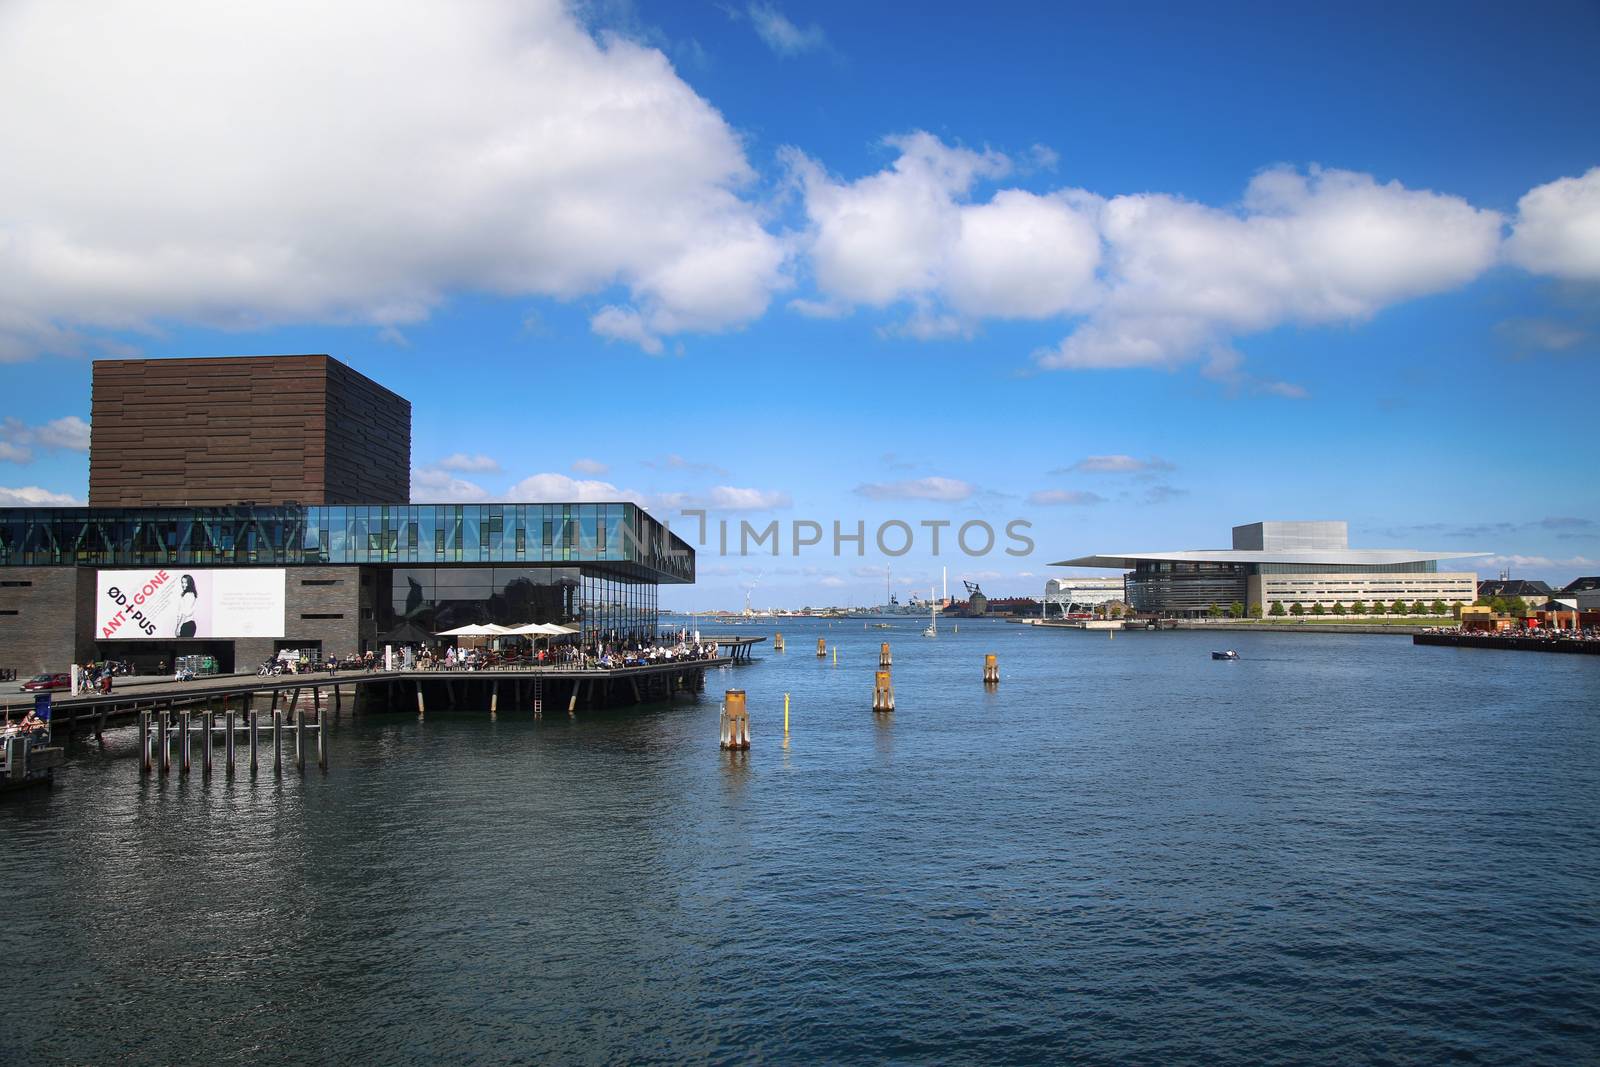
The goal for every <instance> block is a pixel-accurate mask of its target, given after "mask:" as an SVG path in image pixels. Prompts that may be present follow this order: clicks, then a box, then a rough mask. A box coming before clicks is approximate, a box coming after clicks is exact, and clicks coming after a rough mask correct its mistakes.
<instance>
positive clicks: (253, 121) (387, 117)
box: [0, 0, 784, 358]
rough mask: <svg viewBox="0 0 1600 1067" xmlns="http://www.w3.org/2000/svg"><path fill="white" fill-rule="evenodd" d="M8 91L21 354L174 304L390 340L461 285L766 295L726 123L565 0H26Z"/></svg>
mask: <svg viewBox="0 0 1600 1067" xmlns="http://www.w3.org/2000/svg"><path fill="white" fill-rule="evenodd" d="M202 86H203V90H201V89H199V88H198V87H202ZM0 99H5V100H12V101H17V100H27V101H28V106H27V107H10V108H4V109H0V143H4V144H12V145H21V144H26V145H28V146H29V149H28V151H27V152H26V153H23V154H17V153H12V154H11V155H10V156H9V157H8V159H7V162H6V165H5V166H4V167H0V202H3V203H5V204H7V205H8V208H7V211H6V212H5V215H4V221H0V351H3V353H4V354H5V355H6V356H9V357H11V358H22V357H25V356H29V355H33V354H37V352H39V351H41V350H49V349H57V350H74V349H82V348H84V347H86V346H87V345H91V344H93V334H94V332H95V331H97V330H141V329H150V328H152V324H154V323H156V322H164V321H179V322H187V323H196V324H201V325H206V326H214V327H223V328H244V329H247V328H253V327H258V326H270V325H274V324H280V323H288V322H336V323H338V322H355V323H371V324H373V325H375V326H377V327H380V328H392V329H396V330H398V328H400V327H402V326H405V325H406V324H409V323H415V322H418V321H420V320H422V319H425V318H427V317H428V315H429V314H430V312H431V311H432V310H433V309H434V308H435V307H437V306H438V305H439V304H440V303H441V302H442V301H443V300H444V299H445V298H446V297H447V295H448V294H450V293H452V292H457V291H462V290H468V291H482V292H488V293H493V294H502V295H524V294H525V295H543V296H551V297H556V298H560V299H572V298H575V297H578V296H582V295H585V294H592V293H598V292H601V291H603V290H606V289H608V288H611V287H613V286H619V285H620V286H622V287H623V288H624V289H625V290H626V291H627V294H628V295H627V299H628V302H629V305H630V306H629V307H627V308H623V309H620V310H622V311H624V312H631V313H633V314H634V315H635V316H637V317H638V319H639V320H640V323H641V327H642V329H643V331H644V332H643V334H642V335H641V336H643V337H649V336H654V337H659V336H661V335H662V334H669V333H675V332H681V331H686V330H716V329H722V328H726V327H729V326H733V325H737V324H739V323H742V322H745V321H748V320H749V319H752V318H754V317H756V316H759V315H760V314H761V313H762V312H763V311H764V310H765V308H766V306H767V303H768V300H769V298H770V295H771V293H772V292H773V290H774V289H775V288H777V287H778V286H779V285H781V284H782V278H781V269H782V264H783V257H784V253H783V247H782V244H781V242H780V241H779V240H778V239H777V238H776V237H774V236H773V235H771V234H769V233H768V232H767V231H766V230H765V229H763V227H762V225H761V222H760V219H759V217H758V212H757V209H756V208H755V207H754V206H753V205H752V204H751V203H749V202H748V201H747V200H745V199H743V198H742V197H741V195H740V191H741V189H742V188H743V187H744V186H745V185H746V184H747V183H749V182H750V181H751V180H752V178H753V177H754V175H753V172H752V171H751V169H750V167H749V165H748V163H747V161H746V159H745V156H744V152H743V149H742V147H741V145H740V142H739V139H738V137H737V135H736V134H735V133H734V131H733V130H731V129H730V128H729V126H728V124H727V123H726V122H725V121H724V120H723V118H722V116H721V115H720V114H719V113H718V112H717V111H716V110H715V109H714V108H713V107H712V106H711V105H710V104H708V103H707V102H706V101H705V100H703V99H702V98H700V97H699V96H698V95H696V93H695V92H694V91H693V90H692V89H691V88H690V87H689V86H688V85H687V84H685V83H684V82H683V81H682V80H681V79H680V78H679V77H678V76H677V74H676V73H675V72H674V70H673V69H672V66H671V64H670V63H669V62H668V60H667V59H666V57H665V56H664V55H662V54H661V52H659V51H658V50H655V49H652V48H647V47H643V46H641V45H638V44H636V43H632V42H630V41H628V40H624V39H621V38H619V37H614V36H608V37H605V38H602V39H601V40H598V41H597V40H596V39H595V38H594V37H591V36H590V35H589V34H588V33H587V32H586V31H585V30H584V29H583V28H582V27H581V26H580V25H579V24H578V22H577V21H576V19H575V17H574V16H573V14H572V12H571V10H570V9H569V8H568V7H567V6H566V5H563V4H560V3H558V2H556V0H534V2H527V3H524V2H520V0H480V2H476V3H462V4H449V3H437V4H431V5H408V6H406V7H405V8H404V10H403V11H402V10H398V9H396V7H395V6H394V5H392V4H389V3H385V2H383V0H349V2H346V3H340V4H337V5H333V6H331V7H330V6H329V5H326V4H319V3H313V2H311V0H285V2H283V3H275V4H271V5H229V4H214V3H209V2H206V0H172V2H168V3H163V4H160V5H149V4H141V3H135V2H131V0H127V2H120V3H119V2H112V3H106V4H98V5H95V6H94V7H93V8H92V9H90V8H85V7H79V6H75V5H71V4H57V3H50V2H48V0H18V2H15V3H10V4H6V5H3V6H0ZM308 167H309V168H310V169H308ZM602 325H604V322H602Z"/></svg>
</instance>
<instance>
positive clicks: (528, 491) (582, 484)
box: [510, 473, 639, 503]
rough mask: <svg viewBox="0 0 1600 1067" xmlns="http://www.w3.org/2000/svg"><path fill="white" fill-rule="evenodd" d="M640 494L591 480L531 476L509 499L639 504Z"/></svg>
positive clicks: (559, 475)
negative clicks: (631, 501)
mask: <svg viewBox="0 0 1600 1067" xmlns="http://www.w3.org/2000/svg"><path fill="white" fill-rule="evenodd" d="M638 496H639V494H637V493H634V492H632V491H627V492H624V491H623V490H621V489H618V488H617V487H616V486H614V485H612V484H611V483H610V482H602V481H599V480H597V479H590V478H570V477H568V476H567V475H565V474H554V473H544V474H530V475H529V476H528V477H526V478H524V479H522V481H520V482H518V483H517V484H516V485H513V486H512V487H511V490H510V499H512V500H525V501H549V502H552V503H557V502H559V503H589V502H596V501H618V500H637V499H638Z"/></svg>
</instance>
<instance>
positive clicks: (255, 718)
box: [245, 709, 261, 778]
mask: <svg viewBox="0 0 1600 1067" xmlns="http://www.w3.org/2000/svg"><path fill="white" fill-rule="evenodd" d="M245 721H246V722H247V723H248V724H249V727H250V777H252V778H254V777H255V775H256V767H257V766H259V762H258V761H257V759H256V741H257V740H258V738H259V736H260V725H261V716H260V715H259V714H258V713H257V712H256V711H255V710H254V709H251V710H250V711H247V712H245Z"/></svg>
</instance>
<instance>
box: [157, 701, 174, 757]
mask: <svg viewBox="0 0 1600 1067" xmlns="http://www.w3.org/2000/svg"><path fill="white" fill-rule="evenodd" d="M171 714H172V702H171V701H170V700H169V701H168V702H167V710H166V711H164V712H161V713H160V716H161V725H160V727H159V729H160V732H161V773H162V775H163V776H165V775H166V773H167V772H168V771H170V770H172V747H171V746H172V731H171V730H169V729H168V728H167V718H168V716H170V715H171Z"/></svg>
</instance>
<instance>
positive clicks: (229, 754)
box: [222, 710, 234, 775]
mask: <svg viewBox="0 0 1600 1067" xmlns="http://www.w3.org/2000/svg"><path fill="white" fill-rule="evenodd" d="M222 722H223V726H224V727H225V728H226V729H227V731H228V734H227V738H226V739H225V740H224V741H223V743H222V754H223V756H222V758H223V759H224V760H225V761H226V762H227V765H228V768H227V769H228V773H229V774H230V775H231V774H233V749H234V740H233V712H232V711H231V710H230V711H225V712H223V713H222Z"/></svg>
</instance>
